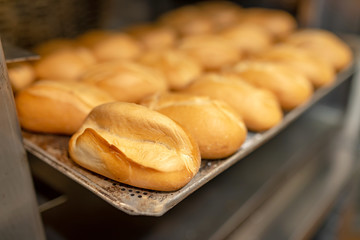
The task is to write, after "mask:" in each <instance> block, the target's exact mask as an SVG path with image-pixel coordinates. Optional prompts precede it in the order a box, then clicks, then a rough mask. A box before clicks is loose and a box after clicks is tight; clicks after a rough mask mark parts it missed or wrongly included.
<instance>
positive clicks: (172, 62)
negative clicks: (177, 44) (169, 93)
mask: <svg viewBox="0 0 360 240" xmlns="http://www.w3.org/2000/svg"><path fill="white" fill-rule="evenodd" d="M139 61H140V62H141V63H143V64H145V65H147V66H150V67H152V68H155V69H158V70H159V71H161V72H162V73H163V74H164V76H165V78H166V80H167V82H168V84H169V88H170V89H172V90H179V89H182V88H184V87H185V86H187V85H188V84H189V83H190V82H192V81H193V80H195V78H197V77H198V76H199V75H200V74H201V73H202V67H201V66H200V64H199V63H198V62H197V61H195V60H194V59H193V58H191V57H189V56H187V55H186V54H184V53H183V52H182V51H179V50H175V49H168V50H162V51H161V50H160V51H149V52H146V53H144V54H143V55H142V56H141V57H140V58H139Z"/></svg>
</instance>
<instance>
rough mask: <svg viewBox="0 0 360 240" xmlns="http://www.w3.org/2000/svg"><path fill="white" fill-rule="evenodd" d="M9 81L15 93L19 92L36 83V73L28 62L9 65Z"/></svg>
mask: <svg viewBox="0 0 360 240" xmlns="http://www.w3.org/2000/svg"><path fill="white" fill-rule="evenodd" d="M7 69H8V74H9V81H10V84H11V87H12V89H13V91H14V92H18V91H20V90H22V89H24V88H26V87H28V86H29V85H30V84H31V83H33V82H34V81H35V78H36V76H35V71H34V68H33V67H32V65H31V64H30V63H28V62H18V63H8V64H7Z"/></svg>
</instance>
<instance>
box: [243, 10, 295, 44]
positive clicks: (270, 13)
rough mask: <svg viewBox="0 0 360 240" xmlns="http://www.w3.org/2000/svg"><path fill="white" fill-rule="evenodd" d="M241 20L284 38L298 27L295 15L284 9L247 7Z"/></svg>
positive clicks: (278, 37) (276, 36)
mask: <svg viewBox="0 0 360 240" xmlns="http://www.w3.org/2000/svg"><path fill="white" fill-rule="evenodd" d="M242 14H243V16H242V19H241V22H244V23H251V24H256V25H258V26H260V27H263V28H264V29H265V30H267V31H268V32H269V33H270V34H271V35H272V36H273V37H274V38H275V39H282V38H284V37H286V36H287V35H289V34H290V33H292V32H293V31H295V29H296V27H297V23H296V20H295V18H294V17H293V16H291V15H290V14H289V13H287V12H285V11H283V10H276V9H266V8H245V9H243V11H242Z"/></svg>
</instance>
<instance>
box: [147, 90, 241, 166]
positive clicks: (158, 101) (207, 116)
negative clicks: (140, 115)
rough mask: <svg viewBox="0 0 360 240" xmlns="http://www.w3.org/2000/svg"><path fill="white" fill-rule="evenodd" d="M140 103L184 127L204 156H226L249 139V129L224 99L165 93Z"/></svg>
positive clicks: (211, 157)
mask: <svg viewBox="0 0 360 240" xmlns="http://www.w3.org/2000/svg"><path fill="white" fill-rule="evenodd" d="M141 104H143V105H145V106H147V107H149V108H150V109H152V110H155V111H158V112H160V113H162V114H164V115H166V116H168V117H169V118H171V119H173V120H174V121H175V122H177V123H179V124H180V126H182V127H184V129H186V130H187V131H188V132H189V133H190V134H191V135H192V136H193V137H194V139H195V141H196V142H197V144H198V145H199V149H200V154H201V157H202V158H205V159H218V158H225V157H228V156H230V155H231V154H233V153H235V152H236V151H237V150H238V149H239V148H240V146H241V145H242V144H243V143H244V141H245V139H246V134H247V130H246V127H245V125H244V123H243V121H242V119H241V117H240V116H239V115H238V114H237V113H236V111H235V110H234V109H233V108H231V107H230V106H229V105H227V104H226V103H224V102H222V101H217V100H211V99H210V98H208V97H198V96H191V95H186V94H176V93H163V94H161V95H160V94H156V95H153V96H152V97H150V98H148V99H145V100H143V101H142V102H141Z"/></svg>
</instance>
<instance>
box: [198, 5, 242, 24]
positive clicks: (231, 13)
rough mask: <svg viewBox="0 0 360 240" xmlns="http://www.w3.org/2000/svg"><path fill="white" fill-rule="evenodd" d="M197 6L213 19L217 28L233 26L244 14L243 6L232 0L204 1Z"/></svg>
mask: <svg viewBox="0 0 360 240" xmlns="http://www.w3.org/2000/svg"><path fill="white" fill-rule="evenodd" d="M197 6H198V7H199V8H200V10H201V12H202V13H203V14H205V15H206V16H207V17H208V18H210V19H211V21H212V22H213V24H214V26H215V28H216V30H222V29H225V28H228V27H231V26H233V25H234V24H236V23H238V22H239V19H241V16H242V14H241V13H242V7H241V6H239V5H238V4H235V3H233V2H230V1H202V2H199V3H198V4H197Z"/></svg>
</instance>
